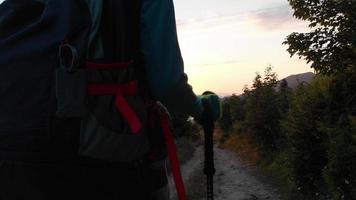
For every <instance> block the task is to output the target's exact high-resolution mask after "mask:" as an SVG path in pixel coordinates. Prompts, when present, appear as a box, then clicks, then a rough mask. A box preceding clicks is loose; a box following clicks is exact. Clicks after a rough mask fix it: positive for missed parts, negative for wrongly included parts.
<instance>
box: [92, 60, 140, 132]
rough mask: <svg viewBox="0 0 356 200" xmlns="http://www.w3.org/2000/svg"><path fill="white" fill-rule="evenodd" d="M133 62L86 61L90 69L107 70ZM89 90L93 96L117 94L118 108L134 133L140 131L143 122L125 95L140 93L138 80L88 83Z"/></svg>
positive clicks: (123, 66)
mask: <svg viewBox="0 0 356 200" xmlns="http://www.w3.org/2000/svg"><path fill="white" fill-rule="evenodd" d="M132 63H133V61H129V62H124V63H110V64H104V63H100V64H99V63H93V62H89V61H88V62H86V66H87V68H88V69H98V70H107V69H120V68H127V67H129V66H130V65H131V64H132ZM87 90H88V94H89V95H93V96H97V95H116V99H115V105H116V108H117V109H118V111H119V112H120V113H121V115H122V116H123V117H124V118H125V120H126V121H127V123H128V124H129V126H130V129H131V131H132V133H133V134H138V133H139V131H140V130H141V129H142V123H141V121H140V119H139V118H138V116H137V114H136V113H135V111H134V110H133V109H132V108H131V106H130V104H129V103H128V102H127V101H126V99H125V97H124V96H127V95H136V94H137V93H138V81H131V82H128V83H125V84H111V83H109V84H108V83H95V84H94V83H91V84H88V87H87Z"/></svg>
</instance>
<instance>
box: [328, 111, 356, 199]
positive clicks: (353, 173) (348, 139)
mask: <svg viewBox="0 0 356 200" xmlns="http://www.w3.org/2000/svg"><path fill="white" fill-rule="evenodd" d="M326 126H330V125H326ZM355 128H356V126H355V124H352V123H351V121H350V119H349V116H346V115H342V116H341V117H340V119H339V121H338V122H337V124H336V125H334V126H332V127H331V128H325V132H326V133H328V136H329V138H330V142H329V143H328V144H327V147H328V160H329V162H328V165H327V168H326V170H325V172H324V176H325V179H326V181H327V182H328V183H329V187H330V189H331V191H333V198H334V199H356V191H355V185H356V182H355V180H356V140H355V135H356V129H355Z"/></svg>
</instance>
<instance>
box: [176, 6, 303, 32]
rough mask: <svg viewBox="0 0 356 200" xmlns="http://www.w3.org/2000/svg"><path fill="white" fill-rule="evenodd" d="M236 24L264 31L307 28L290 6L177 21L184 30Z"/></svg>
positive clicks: (212, 14)
mask: <svg viewBox="0 0 356 200" xmlns="http://www.w3.org/2000/svg"><path fill="white" fill-rule="evenodd" d="M236 23H244V24H245V23H247V24H250V25H253V26H255V27H256V28H258V29H262V30H264V31H269V30H270V31H274V30H286V29H287V30H289V29H296V28H299V27H306V23H305V22H302V21H298V20H297V19H295V18H294V17H293V11H292V9H291V8H290V6H289V5H288V4H283V5H279V6H276V7H268V8H262V9H258V10H250V11H242V12H236V13H211V14H210V15H209V16H203V17H196V18H187V19H177V26H179V27H183V28H186V27H189V28H192V27H193V28H214V27H219V26H222V25H229V24H230V25H232V24H236Z"/></svg>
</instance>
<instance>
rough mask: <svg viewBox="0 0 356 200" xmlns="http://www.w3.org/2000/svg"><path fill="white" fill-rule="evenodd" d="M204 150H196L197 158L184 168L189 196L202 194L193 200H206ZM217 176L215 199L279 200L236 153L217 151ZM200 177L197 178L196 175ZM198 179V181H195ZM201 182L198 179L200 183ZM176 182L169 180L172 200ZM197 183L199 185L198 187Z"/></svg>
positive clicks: (273, 191)
mask: <svg viewBox="0 0 356 200" xmlns="http://www.w3.org/2000/svg"><path fill="white" fill-rule="evenodd" d="M202 156H203V150H202V147H199V148H197V150H196V151H195V153H194V156H193V157H192V159H191V160H189V161H188V162H187V163H186V164H185V165H184V166H183V167H182V174H183V177H184V179H185V183H186V187H187V190H188V193H192V190H195V191H193V193H194V192H197V191H196V190H200V191H198V193H200V195H193V197H192V196H191V197H190V200H204V195H205V188H204V187H205V177H204V175H203V174H202V160H203V157H202ZM215 165H216V170H217V172H216V174H215V177H214V179H215V180H214V187H215V188H214V193H215V200H262V199H270V200H280V199H281V198H280V197H279V195H278V194H277V190H273V188H271V187H270V186H268V185H266V184H264V183H263V182H261V181H259V179H258V178H256V176H255V175H254V169H253V167H252V166H251V165H248V164H245V163H243V162H241V161H240V160H239V159H238V158H237V156H236V154H234V153H232V152H230V151H228V150H224V149H220V148H215ZM197 175H198V176H197ZM194 179H195V180H194ZM197 179H198V180H197ZM172 183H173V181H172V180H171V181H170V185H171V191H172V192H171V193H172V194H171V196H172V198H171V199H172V200H173V199H175V198H174V196H175V192H174V187H173V184H172ZM197 183H198V184H197Z"/></svg>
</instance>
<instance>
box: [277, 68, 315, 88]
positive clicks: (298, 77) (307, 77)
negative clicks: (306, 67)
mask: <svg viewBox="0 0 356 200" xmlns="http://www.w3.org/2000/svg"><path fill="white" fill-rule="evenodd" d="M314 77H315V74H314V73H313V72H306V73H301V74H294V75H290V76H288V77H286V78H284V79H285V80H286V81H287V83H288V87H290V88H296V87H297V86H298V85H299V84H300V83H310V82H311V81H312V80H313V78H314ZM281 80H283V79H281ZM280 82H281V81H279V83H278V85H277V88H278V86H279V84H280Z"/></svg>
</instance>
